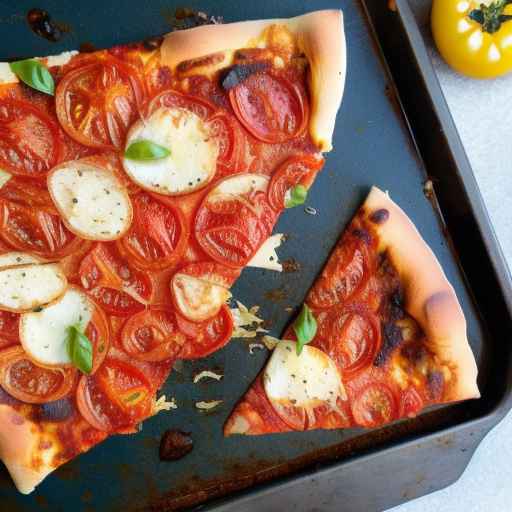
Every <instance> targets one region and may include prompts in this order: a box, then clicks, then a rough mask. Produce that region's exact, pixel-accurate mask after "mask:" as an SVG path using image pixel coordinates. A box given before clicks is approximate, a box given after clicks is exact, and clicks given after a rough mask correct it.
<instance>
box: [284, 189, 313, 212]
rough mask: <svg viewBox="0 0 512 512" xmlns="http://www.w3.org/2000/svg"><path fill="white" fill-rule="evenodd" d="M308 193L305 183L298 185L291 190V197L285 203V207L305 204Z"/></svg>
mask: <svg viewBox="0 0 512 512" xmlns="http://www.w3.org/2000/svg"><path fill="white" fill-rule="evenodd" d="M307 195H308V189H307V188H306V187H305V186H304V185H296V186H295V187H293V188H292V189H291V190H290V198H289V199H287V200H286V201H285V203H284V207H285V208H293V207H294V206H299V205H300V204H304V201H305V200H306V197H307Z"/></svg>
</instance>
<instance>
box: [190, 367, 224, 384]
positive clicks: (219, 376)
mask: <svg viewBox="0 0 512 512" xmlns="http://www.w3.org/2000/svg"><path fill="white" fill-rule="evenodd" d="M223 377H224V375H222V374H220V373H215V372H212V371H210V370H203V371H202V372H199V373H198V374H197V375H195V376H194V384H197V383H198V382H200V381H201V380H203V379H215V380H221V379H222V378H223Z"/></svg>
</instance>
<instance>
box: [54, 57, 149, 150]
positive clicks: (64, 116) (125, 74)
mask: <svg viewBox="0 0 512 512" xmlns="http://www.w3.org/2000/svg"><path fill="white" fill-rule="evenodd" d="M143 96H144V88H143V85H142V82H141V81H140V79H139V77H138V74H137V71H136V70H135V69H134V68H132V67H130V66H128V65H125V64H123V63H121V62H119V61H118V60H116V59H115V58H98V59H97V60H96V61H93V62H89V63H86V64H84V65H83V66H80V67H78V68H75V69H73V70H71V71H69V72H68V73H66V74H65V75H64V77H63V79H62V80H61V81H60V82H59V84H58V86H57V90H56V92H55V106H56V109H57V117H58V118H59V122H60V124H61V126H62V127H63V128H64V130H65V131H66V133H67V134H68V135H69V136H70V137H71V138H73V139H75V140H76V141H77V142H80V143H81V144H84V145H85V146H90V147H95V148H102V149H111V148H121V147H122V146H123V144H124V140H125V137H126V133H127V131H128V128H129V127H130V125H131V124H132V123H133V122H134V121H135V120H136V119H137V118H138V117H139V107H140V105H141V103H142V101H143Z"/></svg>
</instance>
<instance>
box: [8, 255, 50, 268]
mask: <svg viewBox="0 0 512 512" xmlns="http://www.w3.org/2000/svg"><path fill="white" fill-rule="evenodd" d="M40 262H41V260H40V259H39V258H36V257H35V256H32V255H31V254H28V253H26V252H17V251H13V252H6V253H4V254H0V268H4V267H17V266H18V265H28V264H30V263H40Z"/></svg>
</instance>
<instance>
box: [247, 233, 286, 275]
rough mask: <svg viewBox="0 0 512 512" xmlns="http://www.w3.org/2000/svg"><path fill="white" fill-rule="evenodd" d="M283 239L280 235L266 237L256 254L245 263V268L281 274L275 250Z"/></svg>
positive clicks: (281, 267) (280, 266) (281, 268)
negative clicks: (262, 269) (273, 271)
mask: <svg viewBox="0 0 512 512" xmlns="http://www.w3.org/2000/svg"><path fill="white" fill-rule="evenodd" d="M283 239H284V235H283V234H282V233H277V234H275V235H272V236H270V237H268V238H267V239H266V240H265V242H264V243H263V245H262V246H261V247H260V248H259V249H258V252H257V253H256V254H255V255H254V256H253V257H252V259H251V260H250V261H249V263H247V266H248V267H256V268H264V269H267V270H275V271H276V272H282V271H283V266H282V265H281V263H279V257H278V256H277V253H276V249H277V248H278V247H279V246H280V245H281V243H282V241H283Z"/></svg>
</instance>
